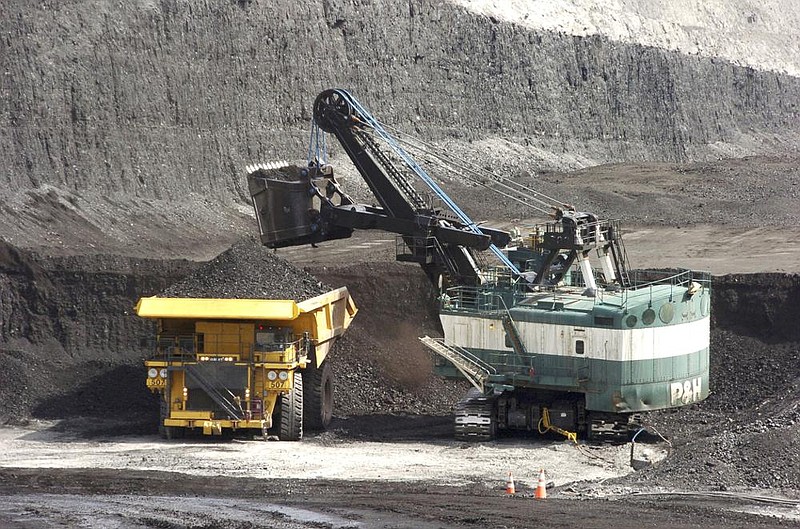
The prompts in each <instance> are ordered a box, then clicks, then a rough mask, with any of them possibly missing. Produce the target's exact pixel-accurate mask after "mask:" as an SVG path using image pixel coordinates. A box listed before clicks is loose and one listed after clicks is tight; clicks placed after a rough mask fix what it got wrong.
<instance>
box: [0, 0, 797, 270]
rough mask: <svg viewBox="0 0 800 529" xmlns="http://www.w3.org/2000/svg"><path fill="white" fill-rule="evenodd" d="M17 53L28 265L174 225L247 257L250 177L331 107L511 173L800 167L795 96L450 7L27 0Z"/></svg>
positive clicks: (16, 227) (8, 155)
mask: <svg viewBox="0 0 800 529" xmlns="http://www.w3.org/2000/svg"><path fill="white" fill-rule="evenodd" d="M730 4H731V5H733V3H732V2H731V3H730ZM727 9H728V11H725V12H729V10H730V9H733V8H732V7H730V6H729V7H728V8H727ZM789 12H790V13H791V12H793V11H791V9H790V10H789ZM386 20H391V21H392V23H391V24H387V23H386ZM791 20H792V17H791V16H789V17H788V18H787V19H786V27H787V28H789V29H787V32H788V31H790V28H791V23H790V22H791ZM773 22H774V21H773ZM740 23H741V24H742V27H743V30H745V29H747V28H746V27H745V26H746V18H745V19H744V22H740ZM774 23H777V22H774ZM732 31H733V30H732ZM0 34H2V35H3V47H4V53H2V54H0V68H2V71H3V72H4V75H3V77H2V80H0V86H2V92H3V98H2V100H0V123H1V124H2V126H0V175H2V177H0V178H2V183H3V186H2V188H3V189H2V191H0V193H2V195H3V198H4V199H5V200H4V202H5V203H4V204H3V206H2V207H1V208H0V220H2V221H3V222H2V223H0V224H3V225H4V228H3V229H2V230H0V232H1V233H0V235H2V236H3V237H5V238H7V239H8V238H11V237H13V240H14V243H15V244H17V245H21V246H38V245H47V246H50V247H56V248H58V247H59V246H69V244H67V243H64V244H63V245H60V244H59V237H60V236H61V237H63V236H64V232H65V231H66V227H70V228H74V227H78V228H82V230H83V231H84V232H85V233H87V236H86V237H85V239H86V240H85V241H84V245H83V246H86V247H91V245H92V244H97V243H98V242H101V241H102V243H103V245H104V246H106V247H108V246H115V250H114V251H115V252H126V251H128V252H131V249H130V248H135V249H146V244H145V243H142V242H139V241H138V240H137V238H136V237H133V236H132V235H131V233H137V234H138V235H139V236H140V237H139V238H143V239H145V241H147V240H152V239H157V237H158V234H157V233H155V232H154V230H152V229H151V228H152V226H153V225H154V224H155V225H156V226H159V227H161V228H162V229H166V227H169V226H180V227H181V229H183V230H184V232H182V233H181V232H180V230H178V235H180V236H182V237H183V240H184V241H185V240H190V238H193V239H195V240H196V239H197V238H198V237H202V233H200V230H206V231H209V232H210V233H209V236H208V238H209V239H213V238H215V237H223V238H227V241H226V242H231V236H230V233H231V231H236V230H238V229H239V228H240V226H241V214H242V212H243V211H244V212H246V211H247V209H248V207H247V206H246V199H247V196H246V195H247V191H246V189H245V182H244V178H243V168H244V166H245V164H246V163H247V162H252V161H262V160H270V159H286V158H301V157H302V156H303V155H304V154H305V151H306V142H307V135H308V129H309V125H310V117H311V105H312V103H313V100H314V97H315V96H316V94H317V93H318V92H319V91H320V90H321V89H323V88H327V87H330V86H343V87H346V88H349V89H351V90H352V91H353V92H354V93H355V94H356V95H357V97H358V98H359V99H360V100H361V101H362V102H363V103H364V104H365V105H366V106H367V108H369V109H371V110H372V111H373V112H374V113H375V115H376V116H378V117H379V118H380V119H381V120H383V121H385V122H386V123H390V124H392V125H395V126H398V127H401V128H403V129H405V130H407V131H409V132H411V133H413V134H414V135H419V136H421V137H424V138H426V139H429V140H433V141H435V142H439V143H441V142H444V141H445V140H447V142H448V143H447V144H448V148H449V149H450V151H451V152H453V153H456V154H457V153H459V152H471V151H478V153H479V156H480V153H489V152H491V151H492V150H493V149H492V147H493V146H494V145H495V143H493V141H489V142H488V143H487V140H498V139H502V140H503V141H505V142H507V143H508V145H510V146H512V147H513V148H512V149H509V151H508V152H509V154H510V155H511V153H513V157H512V164H511V165H512V167H509V168H508V169H509V170H513V169H514V168H515V167H516V169H520V168H525V169H526V170H529V169H535V168H538V167H549V168H578V167H584V166H587V165H594V164H598V163H603V162H609V161H615V162H619V161H624V160H661V161H687V160H700V159H709V158H713V159H715V158H717V157H731V156H742V155H748V154H778V155H782V154H786V153H787V152H791V151H793V150H794V149H796V145H797V144H798V138H800V120H798V119H797V111H798V107H797V105H798V101H799V100H800V80H798V78H797V77H793V76H790V75H786V74H781V73H776V72H772V71H766V70H757V69H753V68H749V67H743V66H739V65H737V64H734V63H732V62H728V61H726V60H722V59H718V58H715V57H703V56H698V55H691V54H687V53H682V52H680V51H670V50H666V49H662V48H659V47H654V46H648V45H642V44H640V43H637V42H634V41H631V42H622V41H617V40H610V39H609V38H606V37H605V36H602V35H601V34H596V35H588V36H574V35H570V34H567V33H564V32H561V31H560V30H559V29H558V28H535V27H527V26H524V25H521V24H516V23H513V22H509V21H507V20H502V19H499V18H496V17H494V16H484V15H481V14H475V13H473V12H471V11H467V10H465V9H464V8H463V7H461V6H458V5H454V4H450V3H435V4H431V3H429V2H421V1H411V2H408V3H403V4H398V3H394V2H385V1H381V2H373V3H370V4H369V5H362V3H360V2H355V1H344V0H330V1H326V2H322V3H314V2H295V3H289V4H282V5H279V6H273V5H267V4H266V3H263V2H246V1H242V2H228V3H217V4H208V3H203V4H198V3H196V2H187V1H178V0H169V1H164V2H137V3H121V4H120V3H114V2H109V1H107V0H73V1H70V2H57V3H52V2H44V3H30V2H24V1H22V0H13V1H9V2H3V3H2V5H0ZM787 46H788V45H787ZM787 53H788V52H787ZM333 155H334V159H338V160H339V161H341V156H342V153H341V151H340V149H338V148H337V147H336V146H334V149H333ZM220 204H222V207H220ZM173 229H174V228H173ZM179 250H180V252H179V253H178V255H188V254H190V253H191V251H192V249H191V247H190V245H188V244H184V245H183V246H182V247H181V248H180V249H179ZM196 257H203V258H209V257H210V255H203V256H196Z"/></svg>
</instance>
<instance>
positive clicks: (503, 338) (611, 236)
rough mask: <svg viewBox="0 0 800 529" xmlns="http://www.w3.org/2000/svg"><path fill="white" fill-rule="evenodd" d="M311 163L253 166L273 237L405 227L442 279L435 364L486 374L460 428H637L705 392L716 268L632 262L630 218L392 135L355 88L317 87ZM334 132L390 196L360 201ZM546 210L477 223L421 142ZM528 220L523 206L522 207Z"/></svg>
mask: <svg viewBox="0 0 800 529" xmlns="http://www.w3.org/2000/svg"><path fill="white" fill-rule="evenodd" d="M313 118H314V119H313V124H312V132H311V144H310V146H309V154H308V159H307V160H306V163H305V164H296V165H292V164H288V163H272V164H265V165H254V166H250V167H248V184H249V188H250V194H251V196H252V201H253V206H254V209H255V214H256V218H257V221H258V225H259V230H260V236H261V241H262V243H263V244H265V245H266V246H268V247H271V248H280V247H285V246H295V245H305V244H312V245H316V244H318V243H322V242H324V241H329V240H333V239H341V238H347V237H350V236H351V235H352V233H353V231H354V230H356V229H359V230H361V229H373V230H374V229H377V230H384V231H387V232H392V233H395V234H397V237H398V244H397V253H396V255H397V259H398V260H399V261H406V262H414V263H417V264H419V265H420V266H421V267H422V269H423V270H424V272H425V274H426V275H427V277H428V278H429V279H430V281H431V282H432V283H433V284H434V285H436V286H437V288H439V293H440V296H439V302H440V310H439V314H440V319H441V324H442V329H443V334H444V337H443V338H432V337H427V336H426V337H422V338H421V340H422V342H423V343H424V344H425V345H426V346H427V347H429V348H430V349H431V350H432V351H433V352H434V353H436V355H438V356H437V359H438V360H437V362H436V370H437V372H438V373H439V374H441V375H444V376H448V377H464V378H466V379H467V380H468V381H469V382H470V383H471V384H472V386H473V388H471V389H470V391H469V392H468V393H467V394H466V395H465V396H464V398H463V399H462V400H461V401H460V402H458V403H456V404H455V406H454V410H455V435H456V437H457V438H459V439H464V440H489V439H493V438H494V437H495V436H496V435H497V433H498V431H500V430H527V431H539V432H540V433H545V432H548V431H549V432H557V433H560V434H563V435H565V436H567V437H569V438H571V439H573V440H574V439H576V438H578V437H582V438H590V439H595V440H602V439H609V438H613V439H619V438H621V437H626V436H627V435H628V434H629V432H630V431H631V429H632V427H633V426H634V424H635V422H636V418H637V417H638V415H639V414H640V413H642V412H646V411H650V410H659V409H665V408H674V407H680V406H686V405H689V404H692V403H694V402H698V401H700V400H703V399H705V398H706V397H707V395H708V373H709V336H710V310H711V308H710V301H711V292H710V275H709V274H708V273H707V272H702V271H694V270H683V269H664V270H631V269H630V268H629V266H628V259H627V253H626V251H625V246H624V244H623V241H622V231H621V228H620V224H619V222H617V221H614V220H605V219H601V218H599V217H597V216H596V215H594V214H592V213H587V212H581V211H579V210H577V209H576V208H574V207H572V206H568V205H565V204H564V203H563V201H559V200H555V199H553V198H551V197H548V196H546V195H544V194H543V193H541V192H540V191H538V190H529V189H524V188H522V187H521V186H520V185H519V184H518V183H517V182H515V181H514V180H512V179H509V178H505V177H503V176H502V175H496V174H493V173H492V174H484V173H483V172H481V171H479V170H475V169H474V168H470V167H468V166H464V165H457V162H456V161H454V160H453V158H452V157H448V156H447V155H446V154H445V155H441V154H436V153H434V152H433V151H432V150H428V149H427V148H426V144H425V143H424V142H422V141H421V140H418V139H414V140H409V139H407V138H404V137H403V136H402V133H399V132H395V133H394V134H391V133H390V132H389V130H388V126H385V125H384V124H382V123H381V122H379V121H378V120H377V119H375V118H374V117H373V116H372V115H371V114H370V112H369V111H368V110H367V109H366V108H364V106H363V105H361V103H359V101H358V100H356V98H355V97H353V95H352V94H350V93H349V92H348V91H346V90H342V89H329V90H325V91H324V92H322V93H321V94H319V96H318V97H317V98H316V101H315V102H314V108H313ZM326 133H327V134H330V135H333V136H334V137H335V138H336V139H337V140H338V142H339V143H340V144H341V146H342V148H343V149H344V152H345V153H346V154H347V156H348V157H349V158H350V160H351V161H352V163H353V165H354V166H355V169H356V170H357V171H358V173H359V174H360V175H361V177H362V178H363V179H364V181H365V182H366V184H367V186H368V187H369V190H370V191H371V193H372V195H373V196H374V198H375V200H376V202H377V204H372V205H368V204H363V203H358V202H356V201H355V200H353V199H352V198H351V197H350V196H349V195H348V194H347V193H346V192H345V191H344V190H343V188H342V186H341V184H340V183H339V181H337V179H336V177H335V176H334V174H333V169H332V167H331V166H330V164H328V163H327V156H326V155H327V151H326V148H325V137H326ZM412 149H417V150H420V149H422V150H423V152H425V156H426V158H427V159H428V160H433V162H432V163H436V164H438V165H439V167H440V168H442V167H443V168H445V169H446V170H448V171H451V172H454V173H455V174H456V175H457V176H458V177H459V178H462V179H464V180H466V181H468V182H470V183H473V184H474V185H481V186H484V187H486V188H487V189H490V190H493V191H498V192H500V193H501V194H502V195H503V196H504V197H506V199H508V200H509V201H512V202H516V203H519V204H520V207H533V208H534V209H536V210H537V211H540V212H542V213H546V214H547V220H546V221H545V222H543V223H542V224H541V225H537V226H534V227H533V228H531V229H530V230H529V231H528V232H527V233H525V234H522V233H521V232H518V230H516V229H514V230H510V231H509V230H502V229H495V228H489V227H486V226H483V225H481V226H479V225H478V224H476V223H475V222H474V221H473V220H471V219H470V217H469V216H468V215H467V214H466V213H465V212H464V211H463V210H462V209H461V208H460V207H459V206H458V205H457V204H456V203H455V202H454V201H453V200H452V199H451V198H450V197H449V196H448V195H447V194H446V193H445V191H444V190H443V189H442V188H441V186H440V185H439V184H438V183H437V181H436V180H435V179H434V178H432V177H431V176H430V174H429V173H428V172H427V171H426V170H425V169H423V168H422V167H421V166H420V164H419V163H417V161H416V160H415V158H414V157H413V156H412V155H411V154H410V153H409V151H411V150H412ZM520 216H521V215H520Z"/></svg>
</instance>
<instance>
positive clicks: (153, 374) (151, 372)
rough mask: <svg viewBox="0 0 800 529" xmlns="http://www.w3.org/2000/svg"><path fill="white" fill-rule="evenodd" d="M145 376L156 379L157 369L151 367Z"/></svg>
mask: <svg viewBox="0 0 800 529" xmlns="http://www.w3.org/2000/svg"><path fill="white" fill-rule="evenodd" d="M147 376H148V377H150V378H156V377H157V376H158V369H156V368H155V367H151V368H150V369H148V370H147Z"/></svg>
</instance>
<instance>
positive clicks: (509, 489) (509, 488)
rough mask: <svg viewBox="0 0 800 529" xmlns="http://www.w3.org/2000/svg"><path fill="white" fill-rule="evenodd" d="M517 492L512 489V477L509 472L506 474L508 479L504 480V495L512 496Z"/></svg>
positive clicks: (514, 488)
mask: <svg viewBox="0 0 800 529" xmlns="http://www.w3.org/2000/svg"><path fill="white" fill-rule="evenodd" d="M516 492H517V489H516V487H514V477H513V476H512V475H511V471H509V472H508V479H507V480H506V494H514V493H516Z"/></svg>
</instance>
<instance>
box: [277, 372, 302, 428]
mask: <svg viewBox="0 0 800 529" xmlns="http://www.w3.org/2000/svg"><path fill="white" fill-rule="evenodd" d="M280 416H281V433H280V440H281V441H299V440H300V439H302V438H303V374H302V373H300V372H299V371H295V373H294V388H292V390H291V391H290V392H289V393H284V394H283V395H281V413H280Z"/></svg>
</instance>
